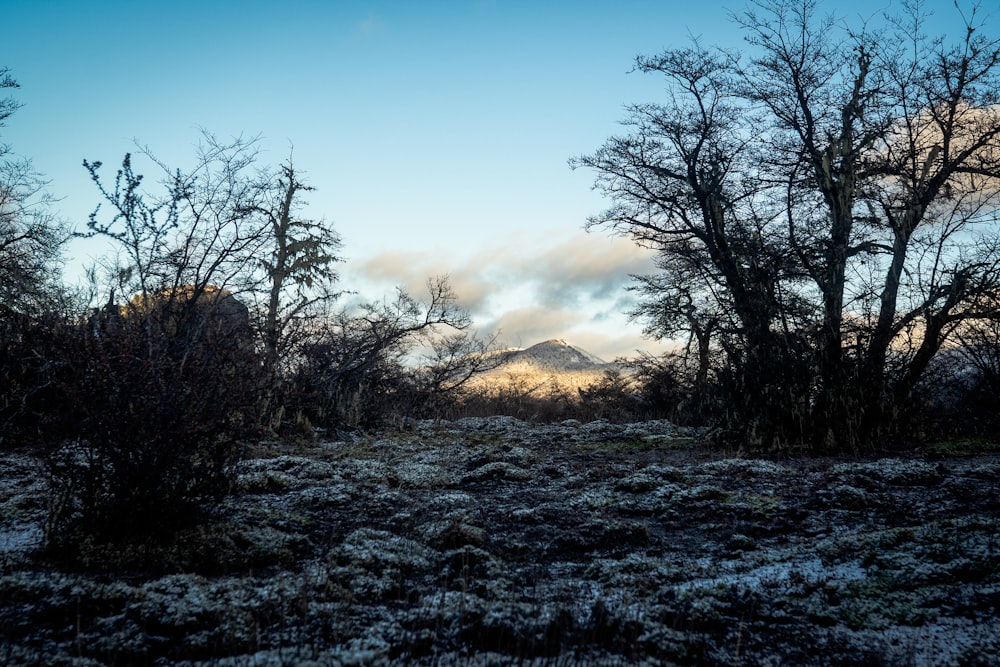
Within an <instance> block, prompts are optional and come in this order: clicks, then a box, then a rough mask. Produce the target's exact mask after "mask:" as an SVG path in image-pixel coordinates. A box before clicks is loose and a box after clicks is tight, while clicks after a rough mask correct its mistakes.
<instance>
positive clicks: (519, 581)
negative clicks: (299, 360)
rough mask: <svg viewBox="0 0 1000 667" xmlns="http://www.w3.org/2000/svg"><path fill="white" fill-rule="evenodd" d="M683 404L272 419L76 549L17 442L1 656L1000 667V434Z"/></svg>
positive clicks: (4, 494) (6, 535)
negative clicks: (348, 429) (864, 448)
mask: <svg viewBox="0 0 1000 667" xmlns="http://www.w3.org/2000/svg"><path fill="white" fill-rule="evenodd" d="M696 436H697V433H696V432H693V431H687V430H684V429H679V428H676V427H674V426H672V425H670V424H669V423H666V422H646V423H641V424H632V425H625V426H616V425H612V424H609V423H607V422H594V423H590V424H580V423H577V422H566V423H564V424H559V425H551V426H529V425H527V424H524V423H522V422H518V421H515V420H511V419H508V418H492V419H470V420H462V421H458V422H450V423H449V422H445V423H433V422H422V423H418V424H416V425H414V426H413V427H412V428H410V429H408V430H404V431H399V432H392V433H384V434H381V435H378V436H369V437H352V438H349V439H346V440H339V441H333V440H322V439H320V440H315V441H310V442H308V443H301V442H300V443H266V444H264V445H261V446H257V447H255V448H254V451H253V452H252V456H251V458H249V459H248V460H246V461H244V462H243V463H241V464H240V466H239V471H238V478H237V486H238V493H237V494H236V495H235V496H233V497H232V498H231V499H230V500H228V501H227V502H226V503H224V504H223V505H222V506H220V507H219V508H218V510H217V513H216V516H215V517H214V518H213V521H212V522H211V523H209V524H206V525H205V526H201V527H199V528H197V529H193V530H190V531H187V532H185V533H184V534H182V535H178V536H177V537H176V539H175V540H173V541H172V542H171V543H168V544H163V545H159V546H157V547H153V546H150V545H136V546H134V548H128V547H116V548H115V549H105V550H102V549H101V548H100V547H96V546H95V547H94V548H93V549H91V550H90V551H88V552H87V553H86V554H83V555H81V561H82V562H83V566H82V567H80V566H78V567H75V568H69V567H67V566H59V565H57V564H53V563H49V562H46V561H45V560H44V559H43V558H41V557H40V556H39V555H38V554H36V553H34V551H33V549H34V548H35V547H36V546H37V545H38V543H39V540H40V537H41V533H42V522H43V521H44V503H45V493H46V490H45V484H44V475H42V474H41V471H40V468H39V467H38V465H37V464H36V463H35V462H34V461H33V460H32V459H31V457H30V456H28V455H27V454H26V453H16V452H15V453H4V454H0V478H2V480H3V484H2V487H0V664H5V665H20V664H24V665H34V664H38V665H43V664H44V665H60V664H62V665H105V664H107V665H133V664H137V665H168V664H169V665H173V664H183V665H233V666H240V665H260V666H264V665H369V664H423V665H507V664H510V665H514V664H529V665H574V664H601V665H606V664H612V665H613V664H649V665H664V664H666V665H669V664H674V663H675V664H683V665H691V664H705V665H789V664H797V665H858V664H870V665H996V664H1000V614H998V607H1000V531H998V523H1000V518H998V511H1000V457H998V456H997V455H996V454H979V455H976V456H965V457H950V458H944V459H937V460H927V459H923V458H918V457H909V456H908V457H903V456H899V457H897V458H884V459H878V460H868V461H860V462H858V461H853V462H852V461H834V460H816V459H809V460H787V461H757V460H747V459H742V458H726V457H724V456H723V455H722V454H720V453H718V452H712V451H711V450H709V449H707V448H706V447H704V446H703V445H701V444H699V442H698V440H697V437H696Z"/></svg>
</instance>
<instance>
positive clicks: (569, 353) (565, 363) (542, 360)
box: [507, 338, 611, 371]
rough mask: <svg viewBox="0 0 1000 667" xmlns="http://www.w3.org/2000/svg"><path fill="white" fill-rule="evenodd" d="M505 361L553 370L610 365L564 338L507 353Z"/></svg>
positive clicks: (585, 368)
mask: <svg viewBox="0 0 1000 667" xmlns="http://www.w3.org/2000/svg"><path fill="white" fill-rule="evenodd" d="M508 354H509V355H510V356H509V357H508V358H507V363H510V364H525V365H529V366H535V367H537V368H539V369H549V370H553V371H581V370H594V369H595V368H597V367H601V369H602V370H603V367H605V366H610V365H611V364H609V363H608V362H606V361H604V360H603V359H601V358H600V357H597V356H595V355H593V354H591V353H590V352H587V351H586V350H584V349H581V348H579V347H576V346H575V345H570V344H569V343H567V342H566V341H565V340H562V339H557V338H553V339H552V340H547V341H545V342H544V343H538V344H537V345H532V346H531V347H529V348H527V349H524V350H517V351H513V352H509V353H508Z"/></svg>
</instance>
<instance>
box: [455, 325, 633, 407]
mask: <svg viewBox="0 0 1000 667" xmlns="http://www.w3.org/2000/svg"><path fill="white" fill-rule="evenodd" d="M496 354H499V355H502V356H503V357H504V359H503V361H502V362H501V363H500V364H499V365H498V366H497V367H496V368H494V369H493V370H491V371H488V372H486V373H483V374H482V375H479V376H476V377H475V378H474V379H473V381H472V383H471V384H472V388H477V389H487V390H489V389H496V390H501V389H506V388H509V387H512V386H513V387H515V388H517V389H518V390H519V391H521V392H524V393H531V394H536V395H545V394H549V393H552V392H554V391H557V390H562V391H566V390H568V391H570V392H572V393H574V394H575V393H576V390H577V389H581V388H583V387H587V386H589V385H591V384H593V383H595V382H597V381H599V380H601V379H602V378H603V377H604V374H605V373H606V372H607V371H611V370H622V366H621V365H620V364H616V363H609V362H607V361H605V360H603V359H601V358H600V357H598V356H597V355H595V354H591V353H590V352H587V351H586V350H584V349H583V348H580V347H577V346H575V345H572V344H570V343H568V342H566V341H565V340H563V339H561V338H553V339H550V340H547V341H544V342H542V343H538V344H536V345H532V346H531V347H528V348H510V349H506V350H498V351H497V353H496Z"/></svg>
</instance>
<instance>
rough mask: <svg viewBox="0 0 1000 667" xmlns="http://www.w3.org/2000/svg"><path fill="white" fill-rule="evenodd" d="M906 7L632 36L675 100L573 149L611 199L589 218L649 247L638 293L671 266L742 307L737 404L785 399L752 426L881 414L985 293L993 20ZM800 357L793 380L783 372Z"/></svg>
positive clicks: (757, 407)
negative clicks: (738, 46) (714, 36)
mask: <svg viewBox="0 0 1000 667" xmlns="http://www.w3.org/2000/svg"><path fill="white" fill-rule="evenodd" d="M903 9H904V13H903V16H902V17H889V18H886V19H885V20H884V21H882V22H881V23H878V24H877V25H875V26H873V25H872V24H869V25H863V26H861V27H860V28H859V29H852V28H851V27H850V26H848V25H847V24H845V23H844V22H842V21H840V20H838V19H836V18H834V17H824V16H822V15H820V13H819V7H818V4H817V3H816V2H815V1H814V0H761V1H759V2H753V3H751V4H750V6H749V8H748V9H747V10H746V11H745V12H744V13H742V14H741V15H739V16H738V17H737V19H736V20H737V22H738V23H739V25H740V26H741V27H742V28H743V30H744V32H745V35H746V37H747V41H748V43H749V45H750V46H749V49H748V51H747V53H746V55H740V54H736V53H730V52H725V51H721V50H719V49H702V48H700V47H699V46H698V45H697V44H696V45H695V46H694V47H692V48H689V49H680V50H670V51H667V52H665V53H663V54H661V55H660V56H657V57H655V58H640V59H639V61H638V64H639V69H641V70H643V71H646V72H656V73H660V74H663V75H665V77H666V78H667V80H668V96H669V100H668V102H667V103H666V104H661V105H636V106H633V107H631V108H630V115H629V123H630V126H631V127H632V129H633V132H632V134H630V135H628V136H626V137H623V138H613V139H611V140H609V141H608V143H606V144H605V146H604V147H603V148H601V149H600V150H599V151H598V152H597V153H595V154H593V155H591V156H586V157H583V158H579V159H577V160H576V161H575V164H577V165H581V166H587V167H591V168H593V169H595V170H596V171H597V174H598V176H597V179H598V180H597V187H598V188H599V189H601V190H603V191H604V192H605V193H606V194H607V195H608V196H609V197H610V198H611V199H612V200H613V202H614V205H613V206H612V208H610V209H609V210H608V211H606V212H604V213H603V214H601V215H598V216H595V217H594V218H593V219H592V220H591V223H590V224H591V225H603V226H608V227H610V228H612V229H613V230H615V231H618V232H620V233H624V234H630V235H632V236H633V237H634V238H636V239H637V240H638V241H639V242H641V243H644V244H647V245H651V246H652V247H654V248H656V249H658V250H659V251H660V252H661V254H662V256H663V258H664V261H663V263H662V264H663V266H664V268H665V273H664V274H663V276H662V277H660V278H657V281H658V282H656V281H654V282H649V281H647V282H646V287H647V290H646V291H647V294H648V295H649V296H650V298H651V300H652V302H654V303H655V302H657V301H660V302H664V301H671V300H675V297H674V296H671V290H672V289H673V290H674V291H676V289H675V288H672V287H671V288H668V289H665V290H663V291H662V292H657V291H656V289H655V287H656V285H683V286H685V287H684V290H683V291H684V293H687V294H691V293H694V291H695V290H697V291H698V293H700V294H708V295H711V297H712V300H713V301H714V304H715V307H716V308H718V309H719V310H722V311H728V312H732V313H733V314H734V315H735V319H736V320H737V321H738V327H736V330H735V331H734V332H733V333H734V334H735V340H736V341H737V342H738V343H739V345H738V347H737V348H729V349H727V350H726V354H727V355H728V356H729V357H730V358H735V359H737V360H743V362H746V361H749V362H750V363H743V364H742V368H744V369H745V370H746V371H747V372H749V373H756V374H758V376H759V377H758V378H757V379H756V380H754V379H753V378H752V377H750V376H748V375H746V374H744V376H743V378H742V381H741V387H742V388H743V389H744V390H747V391H749V393H750V394H751V395H752V396H754V398H755V400H754V401H751V403H749V404H748V405H747V407H748V409H749V410H750V412H756V413H757V414H758V415H759V414H765V415H766V414H768V409H770V408H773V407H774V406H775V403H776V401H784V402H785V404H786V406H789V405H790V406H792V408H791V409H785V413H786V417H791V416H793V414H794V415H796V418H795V419H791V420H785V421H784V423H785V425H786V426H787V425H788V424H789V423H791V422H793V421H794V422H795V423H796V424H797V426H794V427H791V428H786V430H785V432H784V433H781V432H779V431H781V428H776V426H775V424H773V423H772V424H767V423H761V420H759V419H758V420H757V421H756V424H757V425H759V426H760V428H761V430H759V431H758V433H765V434H766V437H765V438H764V439H768V438H769V439H771V440H772V441H774V440H778V441H781V440H784V441H786V442H791V441H795V440H799V441H803V440H804V441H805V442H807V443H808V444H809V445H810V446H813V447H826V448H830V449H838V450H854V449H858V448H860V447H863V446H865V445H866V444H867V442H868V441H869V440H870V439H871V438H872V437H876V436H877V435H879V434H885V433H890V432H891V431H892V428H893V426H894V424H895V423H897V418H898V417H899V415H900V414H902V413H903V412H904V411H905V410H906V409H907V406H908V400H909V397H910V395H911V392H912V391H913V388H914V387H915V386H916V384H917V382H918V381H919V380H920V378H921V376H922V374H923V372H924V370H925V369H926V368H927V365H928V363H929V362H930V360H931V359H933V358H934V356H935V355H936V354H937V353H938V351H939V350H940V349H941V347H942V345H943V344H944V343H945V341H946V340H947V338H948V336H949V335H950V333H951V332H952V331H953V330H954V329H955V327H956V326H958V325H959V323H961V322H963V321H968V320H976V319H982V318H992V317H995V316H996V315H997V313H996V304H997V300H996V299H997V292H998V288H1000V248H998V244H997V242H996V232H997V229H998V226H997V215H996V211H997V205H998V204H1000V109H998V107H997V102H998V99H997V91H998V90H1000V42H998V41H997V40H996V39H995V38H993V37H989V36H986V35H984V34H982V31H981V29H982V27H983V23H982V20H981V19H980V18H979V14H978V9H977V8H975V7H973V8H972V9H970V10H968V11H967V12H966V13H965V14H962V15H961V18H963V19H964V23H965V30H964V34H962V35H961V36H959V37H958V39H957V40H955V41H954V42H948V41H947V40H945V39H944V38H939V39H931V38H927V37H925V36H924V31H925V30H926V25H925V18H926V17H925V16H924V14H923V13H922V9H921V6H920V4H919V3H917V2H907V3H904V6H903ZM679 266H680V267H683V266H695V267H697V268H698V269H699V270H698V271H691V270H678V267H679ZM649 312H650V313H652V312H654V311H649ZM647 314H648V313H647ZM723 342H725V341H723ZM803 363H805V364H806V366H802V364H803ZM783 365H784V366H785V367H786V368H787V367H789V365H790V366H791V367H794V369H795V370H794V372H793V373H783V372H782V366H783ZM803 369H805V370H807V372H806V373H805V376H806V377H805V379H800V380H799V381H798V382H795V383H794V385H795V394H796V397H797V398H796V397H792V396H789V395H788V394H787V393H786V392H782V391H780V388H781V387H782V386H787V383H786V379H787V378H789V377H792V378H794V377H799V378H801V377H802V375H803V373H802V372H801V371H802V370H803ZM775 378H778V382H775V381H774V379H775ZM741 418H742V419H744V420H749V421H751V422H753V421H754V419H755V416H754V415H753V414H744V415H741ZM795 431H797V433H796V432H795ZM745 435H746V433H745Z"/></svg>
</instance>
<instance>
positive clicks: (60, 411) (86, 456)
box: [34, 293, 260, 547]
mask: <svg viewBox="0 0 1000 667" xmlns="http://www.w3.org/2000/svg"><path fill="white" fill-rule="evenodd" d="M219 298H220V294H219V293H216V294H215V295H214V296H211V295H210V297H209V300H210V301H218V300H219ZM154 304H156V305H153V306H152V307H149V308H146V309H139V308H136V307H135V303H133V305H132V306H131V307H130V308H127V309H125V311H124V312H125V315H124V316H122V314H121V313H120V312H118V311H117V310H108V309H106V310H105V312H104V313H102V314H100V315H99V316H96V317H94V318H91V320H90V321H89V322H88V323H87V324H86V325H73V324H66V325H64V326H63V327H61V328H58V329H55V330H53V332H51V333H52V335H50V336H49V338H48V341H47V344H46V345H45V346H44V347H43V348H42V352H41V353H42V354H43V356H45V357H47V358H48V359H51V360H53V363H51V364H50V365H49V368H48V370H47V371H46V373H44V377H39V378H38V381H39V382H40V383H44V384H45V386H46V387H47V390H46V392H45V397H44V400H42V401H40V402H39V403H38V404H37V405H36V406H34V410H35V411H36V412H37V413H38V414H39V415H40V416H41V417H42V418H43V420H44V429H43V432H44V435H45V437H46V439H47V441H48V442H49V443H50V447H51V449H50V451H49V456H48V460H49V470H50V474H51V483H52V494H51V498H50V500H51V512H50V519H49V525H48V528H47V539H48V542H49V544H50V545H52V546H54V547H68V546H71V545H73V544H74V543H76V542H77V541H78V540H79V539H81V538H83V537H87V536H89V537H94V538H97V539H107V540H119V539H123V538H128V537H132V536H137V535H138V536H163V535H167V534H169V533H170V532H171V531H172V530H174V529H176V528H178V527H180V526H183V525H185V524H189V523H191V522H192V521H195V520H197V519H198V518H199V517H200V516H201V515H202V514H204V512H205V510H206V509H208V508H209V507H210V503H211V502H212V501H214V500H216V499H218V498H219V497H221V496H222V495H224V494H225V493H226V492H227V491H228V486H229V479H228V471H229V468H230V464H231V463H232V462H233V461H234V459H235V458H236V456H237V454H238V451H239V447H238V443H239V439H240V437H241V436H242V435H244V434H245V433H246V432H247V430H248V429H250V428H252V426H253V424H254V418H255V416H256V413H255V410H256V408H257V401H258V393H259V392H258V388H259V386H260V383H259V375H260V371H259V364H257V359H256V355H255V353H254V351H253V349H252V347H251V346H250V345H249V344H247V343H248V342H249V341H247V342H244V341H242V340H240V337H239V336H238V335H236V332H235V331H225V327H227V326H230V324H231V323H230V324H226V323H225V321H224V320H225V318H221V320H222V321H220V317H217V313H218V311H216V310H215V308H213V307H208V306H206V305H205V303H204V302H201V303H199V302H198V300H197V297H195V298H193V299H189V300H184V299H181V298H177V297H176V295H175V296H172V297H171V298H169V299H166V300H164V301H163V302H162V304H164V305H163V306H161V305H159V303H158V302H154Z"/></svg>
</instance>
